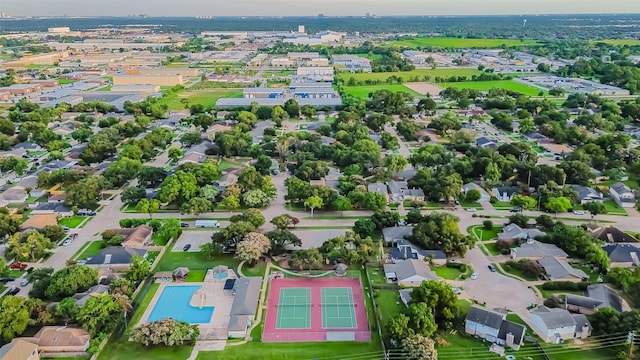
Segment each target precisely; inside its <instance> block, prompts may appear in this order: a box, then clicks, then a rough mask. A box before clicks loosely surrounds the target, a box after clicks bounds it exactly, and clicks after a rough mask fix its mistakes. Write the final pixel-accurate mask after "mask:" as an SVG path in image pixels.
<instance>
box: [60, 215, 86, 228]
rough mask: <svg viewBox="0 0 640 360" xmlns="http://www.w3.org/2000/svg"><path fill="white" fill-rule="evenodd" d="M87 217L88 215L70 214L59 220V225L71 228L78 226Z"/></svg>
mask: <svg viewBox="0 0 640 360" xmlns="http://www.w3.org/2000/svg"><path fill="white" fill-rule="evenodd" d="M86 218H87V216H69V217H64V218H62V219H60V221H58V225H60V226H66V227H70V228H72V229H73V228H77V227H79V226H80V224H81V223H82V222H83V221H84V220H85V219H86Z"/></svg>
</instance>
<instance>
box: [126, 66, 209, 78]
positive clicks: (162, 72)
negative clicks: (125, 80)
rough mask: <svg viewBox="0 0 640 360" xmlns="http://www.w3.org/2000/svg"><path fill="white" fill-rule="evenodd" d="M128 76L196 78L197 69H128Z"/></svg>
mask: <svg viewBox="0 0 640 360" xmlns="http://www.w3.org/2000/svg"><path fill="white" fill-rule="evenodd" d="M125 72H126V73H127V74H129V75H181V76H183V77H190V76H198V69H191V68H128V69H126V70H125Z"/></svg>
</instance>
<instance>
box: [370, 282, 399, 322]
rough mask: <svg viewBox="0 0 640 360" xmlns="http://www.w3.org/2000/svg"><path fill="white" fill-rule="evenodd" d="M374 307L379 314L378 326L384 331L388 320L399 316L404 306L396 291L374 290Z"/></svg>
mask: <svg viewBox="0 0 640 360" xmlns="http://www.w3.org/2000/svg"><path fill="white" fill-rule="evenodd" d="M375 299H376V306H377V307H378V314H380V326H381V327H382V329H385V328H386V326H387V323H388V322H389V320H391V319H393V318H394V317H396V316H397V315H399V314H400V313H401V312H402V310H404V308H405V306H404V304H403V303H402V300H400V295H399V293H398V290H379V289H376V290H375Z"/></svg>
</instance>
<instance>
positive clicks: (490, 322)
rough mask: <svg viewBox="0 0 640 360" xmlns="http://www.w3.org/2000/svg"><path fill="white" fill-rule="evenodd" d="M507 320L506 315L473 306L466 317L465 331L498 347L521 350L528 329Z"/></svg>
mask: <svg viewBox="0 0 640 360" xmlns="http://www.w3.org/2000/svg"><path fill="white" fill-rule="evenodd" d="M506 318H507V314H506V313H503V312H498V311H493V310H488V309H484V308H482V307H479V306H476V305H473V306H471V308H470V309H469V312H468V313H467V316H466V317H465V320H464V331H465V332H466V333H467V334H470V335H473V336H477V337H480V338H482V339H485V340H487V341H490V342H493V343H496V344H498V345H501V346H509V347H510V348H512V349H514V350H519V349H520V346H521V345H522V344H523V342H524V334H525V332H526V328H525V327H524V326H523V325H520V324H516V323H514V322H511V321H508V320H506Z"/></svg>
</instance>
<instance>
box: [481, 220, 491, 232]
mask: <svg viewBox="0 0 640 360" xmlns="http://www.w3.org/2000/svg"><path fill="white" fill-rule="evenodd" d="M482 226H483V227H484V228H485V229H486V230H491V229H493V221H491V220H485V221H483V222H482Z"/></svg>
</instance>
